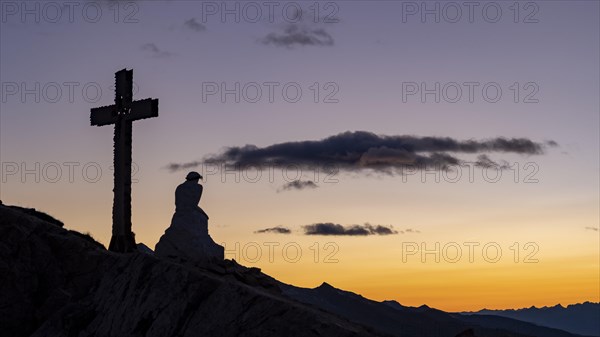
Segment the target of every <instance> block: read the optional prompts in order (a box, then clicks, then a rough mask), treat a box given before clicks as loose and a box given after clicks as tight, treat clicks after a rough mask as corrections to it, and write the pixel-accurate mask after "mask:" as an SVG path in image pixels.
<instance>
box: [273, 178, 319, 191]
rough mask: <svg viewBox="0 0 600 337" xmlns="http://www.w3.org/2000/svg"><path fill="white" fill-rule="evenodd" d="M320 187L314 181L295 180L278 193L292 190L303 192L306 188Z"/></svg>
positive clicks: (282, 187)
mask: <svg viewBox="0 0 600 337" xmlns="http://www.w3.org/2000/svg"><path fill="white" fill-rule="evenodd" d="M317 187H319V185H317V184H315V183H314V182H313V181H312V180H294V181H291V182H289V183H287V184H284V185H283V186H281V188H280V189H279V190H278V192H281V191H291V190H303V189H306V188H310V189H314V188H317Z"/></svg>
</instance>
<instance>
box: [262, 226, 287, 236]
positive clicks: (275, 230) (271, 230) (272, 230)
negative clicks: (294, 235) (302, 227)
mask: <svg viewBox="0 0 600 337" xmlns="http://www.w3.org/2000/svg"><path fill="white" fill-rule="evenodd" d="M291 232H292V231H291V230H290V229H289V228H285V227H282V226H277V227H271V228H265V229H259V230H257V231H255V232H254V233H257V234H261V233H277V234H290V233H291Z"/></svg>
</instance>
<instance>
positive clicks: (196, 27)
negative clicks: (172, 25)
mask: <svg viewBox="0 0 600 337" xmlns="http://www.w3.org/2000/svg"><path fill="white" fill-rule="evenodd" d="M183 26H184V27H185V28H188V29H191V30H193V31H195V32H203V31H205V30H206V26H204V25H203V24H201V23H200V22H198V21H196V19H195V18H191V19H189V20H187V21H186V22H184V23H183Z"/></svg>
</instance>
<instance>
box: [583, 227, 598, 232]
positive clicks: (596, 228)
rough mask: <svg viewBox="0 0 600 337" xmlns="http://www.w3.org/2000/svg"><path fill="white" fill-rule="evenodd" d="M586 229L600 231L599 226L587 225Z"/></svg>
mask: <svg viewBox="0 0 600 337" xmlns="http://www.w3.org/2000/svg"><path fill="white" fill-rule="evenodd" d="M585 229H587V230H590V231H595V232H597V231H598V227H586V228H585Z"/></svg>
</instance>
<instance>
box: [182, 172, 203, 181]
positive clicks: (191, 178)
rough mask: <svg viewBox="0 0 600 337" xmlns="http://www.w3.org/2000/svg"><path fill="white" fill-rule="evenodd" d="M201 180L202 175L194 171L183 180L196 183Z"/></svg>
mask: <svg viewBox="0 0 600 337" xmlns="http://www.w3.org/2000/svg"><path fill="white" fill-rule="evenodd" d="M200 179H202V175H201V174H200V173H198V172H196V171H192V172H190V173H188V174H187V176H186V177H185V180H187V181H196V182H198V180H200Z"/></svg>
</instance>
